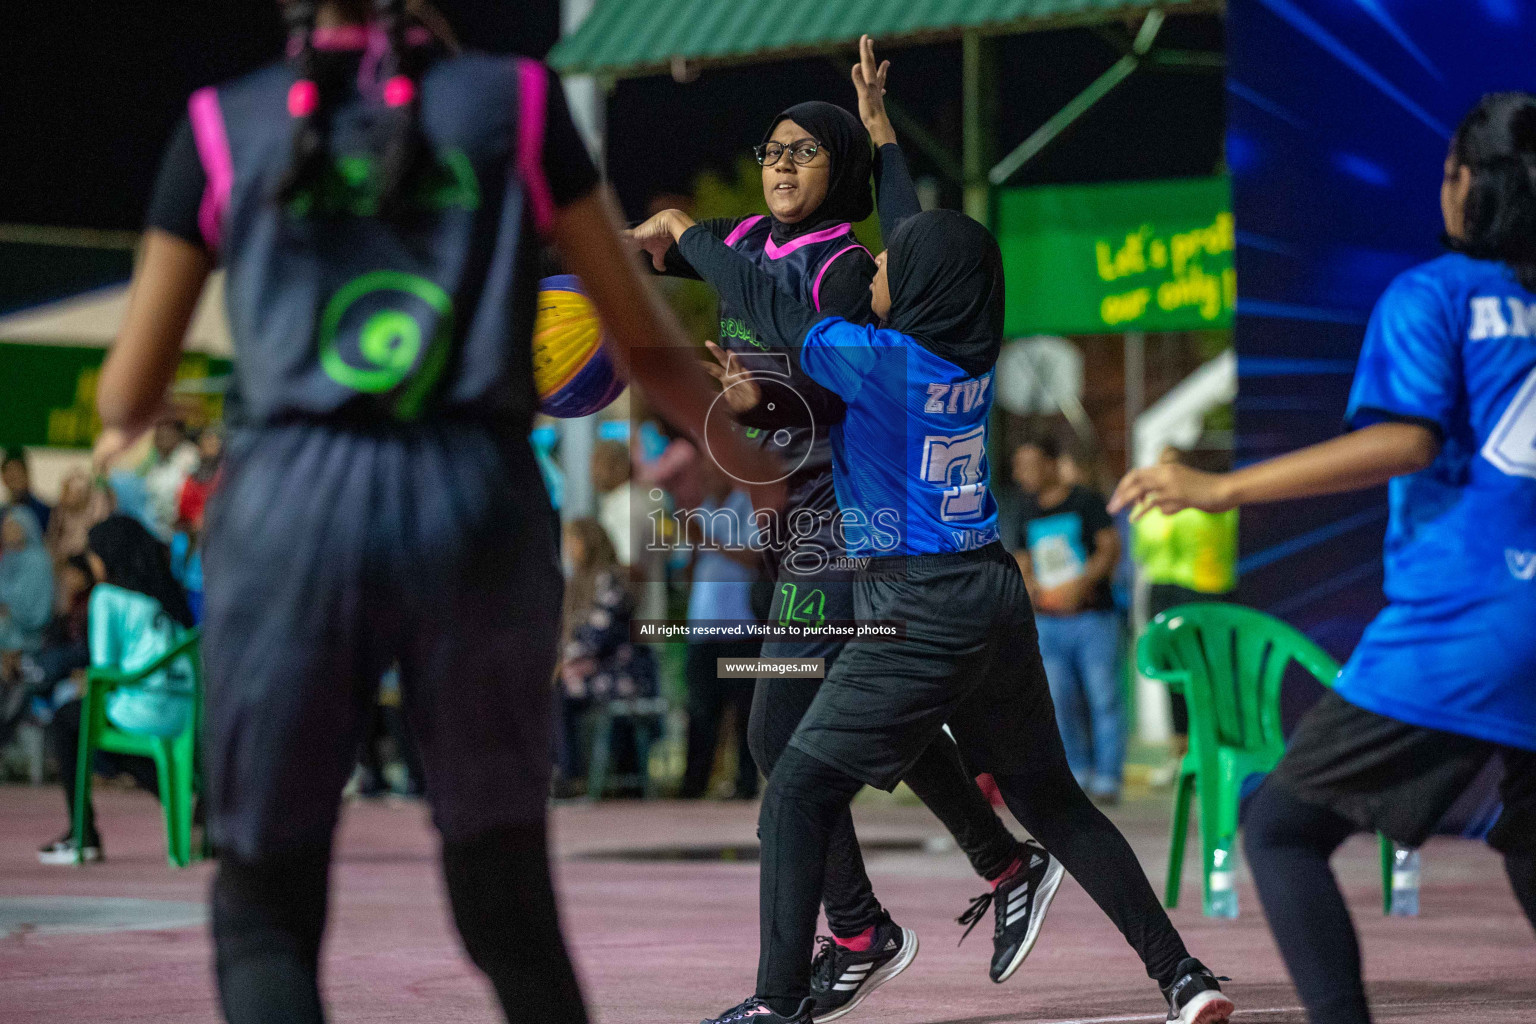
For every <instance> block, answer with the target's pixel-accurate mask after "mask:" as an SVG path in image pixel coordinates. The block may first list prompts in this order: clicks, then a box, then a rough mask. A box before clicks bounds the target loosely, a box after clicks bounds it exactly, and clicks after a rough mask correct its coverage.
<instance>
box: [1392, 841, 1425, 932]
mask: <svg viewBox="0 0 1536 1024" xmlns="http://www.w3.org/2000/svg"><path fill="white" fill-rule="evenodd" d="M1392 916H1393V917H1418V916H1419V851H1418V850H1410V849H1409V848H1408V847H1406V846H1396V845H1394V846H1393V848H1392Z"/></svg>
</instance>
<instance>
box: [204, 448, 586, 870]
mask: <svg viewBox="0 0 1536 1024" xmlns="http://www.w3.org/2000/svg"><path fill="white" fill-rule="evenodd" d="M554 538H555V533H554V513H553V510H552V509H551V508H550V505H549V501H548V498H547V496H546V495H545V492H544V488H543V485H542V483H541V482H540V478H539V473H538V468H537V466H536V464H535V462H534V460H533V455H532V453H531V451H530V450H529V449H528V446H527V443H526V442H525V441H523V440H521V439H516V440H507V439H502V438H498V437H497V436H496V435H495V434H494V433H493V432H492V431H490V430H489V429H486V428H480V427H470V426H466V425H457V426H432V425H429V424H419V425H413V426H411V427H409V428H407V427H400V428H395V429H392V430H381V431H378V432H364V431H357V432H349V431H343V430H337V429H331V428H326V427H319V426H309V425H306V426H290V427H282V428H273V429H269V430H264V431H261V432H259V433H258V434H255V435H244V436H239V435H237V436H236V437H235V438H234V439H232V441H231V444H230V455H229V459H228V461H227V462H226V465H225V477H224V481H223V483H222V484H221V487H220V490H219V492H218V493H217V494H216V495H215V496H214V499H213V502H212V504H211V505H210V507H209V513H208V537H207V546H206V553H205V556H204V567H205V580H206V593H207V602H206V609H207V614H206V619H205V622H204V627H203V629H204V642H203V651H204V662H205V664H206V666H207V678H208V693H207V702H206V714H205V716H204V717H205V726H204V742H205V749H204V765H205V773H206V778H207V786H206V791H207V797H208V804H209V824H210V826H211V829H212V832H213V837H214V841H215V843H216V844H218V845H219V846H220V847H223V848H225V849H228V850H230V851H232V852H233V853H235V854H236V855H237V856H240V857H242V858H245V859H254V858H257V857H261V856H265V855H270V854H273V853H278V852H281V851H283V850H285V849H288V848H292V847H296V846H307V845H314V844H317V843H321V842H324V841H326V840H327V839H329V837H330V835H331V832H332V830H333V829H334V827H335V824H336V818H337V813H338V805H339V800H340V796H341V790H342V787H343V786H344V785H345V784H346V781H347V778H348V776H349V775H350V774H351V772H352V769H353V766H354V762H355V760H356V754H357V744H358V739H359V734H360V731H361V730H362V729H363V728H364V726H365V724H366V722H367V717H366V712H367V710H368V709H369V708H370V707H371V706H372V704H373V703H374V701H375V699H376V697H375V695H376V693H377V689H378V684H379V679H380V676H381V675H382V674H383V673H384V671H385V670H386V669H388V668H389V667H390V666H391V665H392V664H396V663H398V664H399V666H400V678H401V697H402V701H403V704H404V707H405V711H406V715H407V718H408V720H409V723H410V727H411V731H412V734H413V736H414V737H415V739H416V741H417V743H418V745H419V747H420V751H421V758H422V763H423V765H424V767H425V770H426V788H427V797H428V799H429V801H430V802H431V805H432V816H433V821H434V822H435V824H436V825H437V827H438V828H439V830H440V831H441V832H442V834H443V836H444V837H445V838H446V839H448V840H451V841H453V840H464V839H469V838H473V837H475V836H476V835H479V834H481V833H483V832H484V831H487V830H488V829H490V828H494V827H496V826H499V825H506V824H520V823H531V822H536V821H540V820H542V819H543V817H544V814H545V806H546V802H547V798H548V790H549V778H550V756H551V752H550V745H551V727H550V711H551V709H550V704H551V700H552V692H551V690H552V688H551V680H552V678H553V673H554V665H555V654H556V650H555V648H556V638H557V637H558V636H559V631H560V604H561V593H562V586H563V582H562V577H561V573H560V567H559V562H558V560H557V557H556V554H555V545H554Z"/></svg>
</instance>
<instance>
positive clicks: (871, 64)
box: [853, 35, 896, 146]
mask: <svg viewBox="0 0 1536 1024" xmlns="http://www.w3.org/2000/svg"><path fill="white" fill-rule="evenodd" d="M890 70H891V62H890V61H888V60H887V61H881V62H880V63H879V64H876V63H875V43H874V40H872V39H870V38H869V36H867V35H864V36H860V37H859V62H858V63H857V64H855V65H854V66H853V88H854V90H855V91H856V92H858V94H859V120H861V121H863V122H864V127H865V129H866V130H868V132H869V137H870V139H871V140H873V142H874V144H875V145H876V146H884V145H886V144H887V143H891V142H895V141H896V129H895V128H892V127H891V119H890V117H889V116H887V115H886V112H885V76H886V75H887V74H888V73H889V72H890Z"/></svg>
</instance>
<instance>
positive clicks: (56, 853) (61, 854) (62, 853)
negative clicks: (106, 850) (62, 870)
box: [37, 846, 101, 866]
mask: <svg viewBox="0 0 1536 1024" xmlns="http://www.w3.org/2000/svg"><path fill="white" fill-rule="evenodd" d="M98 860H101V851H100V850H99V849H97V848H96V847H94V846H87V847H86V848H85V856H84V857H79V856H76V855H75V851H74V850H48V851H43V850H39V851H37V862H38V863H39V864H48V865H51V866H59V865H64V864H80V863H82V862H83V863H86V864H89V863H91V862H92V861H98Z"/></svg>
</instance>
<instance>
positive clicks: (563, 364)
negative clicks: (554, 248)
mask: <svg viewBox="0 0 1536 1024" xmlns="http://www.w3.org/2000/svg"><path fill="white" fill-rule="evenodd" d="M533 382H534V386H535V387H536V388H538V392H539V411H540V412H543V413H546V414H548V415H550V416H558V417H560V418H562V419H574V418H575V417H577V416H587V415H590V414H592V413H594V412H597V411H598V410H599V409H602V408H603V407H604V406H606V405H607V404H608V403H609V402H612V401H613V400H614V399H615V398H618V397H619V393H620V392H621V391H623V390H624V384H625V380H624V378H623V376H622V375H620V373H619V371H618V368H617V367H616V366H614V363H613V358H612V357H611V356H610V355H609V354H608V349H607V347H606V346H604V345H603V325H602V322H601V321H600V320H598V318H597V309H596V308H595V307H594V306H593V305H592V300H591V299H589V298H587V294H586V292H584V291H582V288H581V282H580V281H578V280H577V279H576V275H574V274H557V275H556V276H554V277H546V278H545V279H544V280H542V281H540V282H539V310H538V315H537V316H536V317H535V318H534V321H533Z"/></svg>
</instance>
